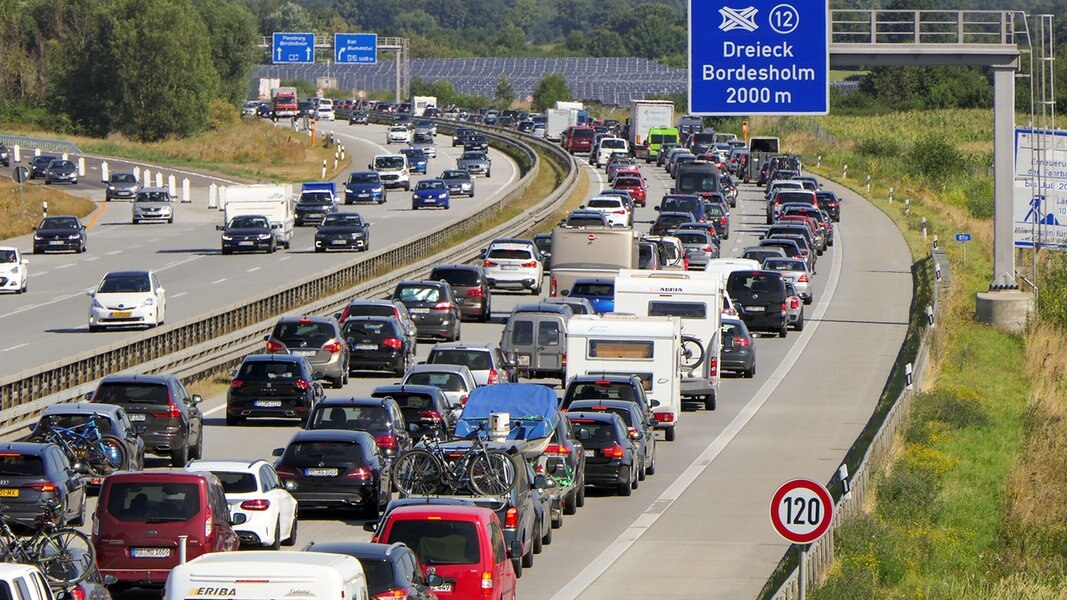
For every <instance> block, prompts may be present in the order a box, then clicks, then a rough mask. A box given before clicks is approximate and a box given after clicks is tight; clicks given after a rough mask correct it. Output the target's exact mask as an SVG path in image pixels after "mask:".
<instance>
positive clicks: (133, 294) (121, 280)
mask: <svg viewBox="0 0 1067 600" xmlns="http://www.w3.org/2000/svg"><path fill="white" fill-rule="evenodd" d="M88 294H89V297H90V298H92V302H91V303H90V305H89V331H101V330H103V329H105V328H107V327H123V326H131V325H134V326H136V325H144V326H146V327H156V326H157V325H162V324H163V320H164V319H165V318H166V314H167V292H166V290H164V289H163V286H162V285H160V283H159V278H158V277H156V274H155V273H154V272H152V271H111V272H110V273H108V274H107V275H104V278H103V279H101V280H100V285H98V286H97V287H96V290H94V291H91V292H88Z"/></svg>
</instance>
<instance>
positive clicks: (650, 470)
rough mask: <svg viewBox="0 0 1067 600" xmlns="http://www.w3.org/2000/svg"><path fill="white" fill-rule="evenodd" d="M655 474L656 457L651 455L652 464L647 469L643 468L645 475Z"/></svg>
mask: <svg viewBox="0 0 1067 600" xmlns="http://www.w3.org/2000/svg"><path fill="white" fill-rule="evenodd" d="M655 474H656V455H655V454H653V455H652V464H650V465H648V467H646V468H645V475H655Z"/></svg>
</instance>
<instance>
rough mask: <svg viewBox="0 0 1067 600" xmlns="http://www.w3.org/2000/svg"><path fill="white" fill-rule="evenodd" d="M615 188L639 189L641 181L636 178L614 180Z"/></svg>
mask: <svg viewBox="0 0 1067 600" xmlns="http://www.w3.org/2000/svg"><path fill="white" fill-rule="evenodd" d="M615 187H628V188H631V187H641V180H640V179H638V178H636V177H619V178H617V179H616V180H615Z"/></svg>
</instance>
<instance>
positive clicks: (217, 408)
mask: <svg viewBox="0 0 1067 600" xmlns="http://www.w3.org/2000/svg"><path fill="white" fill-rule="evenodd" d="M224 408H226V404H225V403H223V404H220V405H218V406H216V407H215V408H212V409H210V410H205V411H204V412H203V413H201V414H203V415H204V416H205V417H206V416H208V415H213V414H215V413H217V412H219V411H220V410H222V409H224Z"/></svg>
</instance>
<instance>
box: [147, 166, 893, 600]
mask: <svg viewBox="0 0 1067 600" xmlns="http://www.w3.org/2000/svg"><path fill="white" fill-rule="evenodd" d="M646 172H648V173H649V178H650V180H651V188H650V194H651V197H652V198H658V197H659V196H660V195H662V194H663V193H664V192H665V191H666V190H667V188H668V187H669V179H668V178H667V177H666V175H664V174H663V173H662V171H657V170H654V169H652V168H648V167H646ZM593 176H594V178H595V179H596V180H597V181H598V182H602V175H601V174H600V173H595V174H593ZM594 187H595V185H594ZM830 187H833V188H835V191H837V192H838V193H839V194H842V195H843V196H844V197H845V202H844V204H845V208H844V221H843V222H842V223H840V224H839V227H838V231H837V243H836V244H835V246H834V247H833V248H832V249H831V250H830V251H829V252H827V253H826V254H825V255H824V256H823V257H821V259H820V261H819V264H818V277H817V280H816V288H815V289H816V299H815V302H814V303H813V304H812V305H810V306H808V307H807V310H808V312H807V315H806V316H807V327H806V328H805V330H804V331H803V332H801V333H790V335H789V337H788V338H786V339H778V338H773V337H765V338H760V339H759V340H758V342H757V344H756V345H757V349H758V370H757V376H756V377H755V378H754V379H741V378H728V379H727V380H726V381H725V382H724V384H723V387H722V390H721V392H720V399H719V403H718V410H716V411H714V412H706V411H699V412H687V413H685V414H684V415H683V418H682V421H681V423H680V425H679V435H678V439H677V441H675V442H673V443H667V442H664V441H662V440H661V441H660V446H659V450H658V469H657V473H656V475H654V476H652V477H650V478H649V479H647V480H646V481H645V482H643V483H642V485H641V487H640V489H638V490H636V491H635V492H634V495H633V496H632V497H629V498H619V497H615V496H612V495H609V494H603V493H599V492H594V493H591V494H590V498H589V500H588V501H587V504H586V506H585V507H584V508H582V509H580V510H579V512H578V514H577V515H576V516H571V517H567V518H566V521H565V524H564V527H563V528H562V529H561V530H559V531H557V532H556V533H555V535H554V540H553V543H552V545H551V546H548V547H546V548H545V551H544V552H543V553H542V554H541V555H539V556H537V557H536V561H535V565H534V568H533V569H529V570H527V571H526V572H525V574H524V575H523V577H522V580H521V581H520V583H519V597H520V598H523V599H544V598H560V599H563V598H578V597H581V598H605V599H608V598H647V597H654V596H660V597H677V596H693V597H701V598H731V599H733V598H751V597H754V596H755V594H756V593H757V592H758V591H759V589H760V588H761V587H762V585H763V584H764V582H765V581H766V579H767V577H768V576H769V575H770V573H771V571H772V570H773V568H774V566H775V565H776V564H777V562H778V559H779V558H780V557H781V555H782V554H783V552H784V551H785V550H786V548H787V545H786V543H785V542H783V541H782V540H781V539H779V538H778V537H777V536H776V535H775V534H774V532H773V531H772V529H771V526H770V523H769V519H768V517H767V514H768V509H767V506H768V503H769V502H770V496H771V494H772V493H773V491H774V489H775V488H776V487H777V485H778V484H780V483H781V482H783V481H785V480H786V479H789V478H791V477H797V476H807V477H811V478H814V479H816V480H819V481H825V480H827V479H829V477H830V475H831V474H832V473H833V471H834V470H835V469H836V468H837V466H838V464H839V462H840V460H841V458H842V457H843V456H844V453H845V451H846V450H847V448H848V447H849V446H850V445H851V444H852V442H853V440H854V439H855V437H856V435H857V434H858V432H859V431H860V429H861V428H862V426H863V424H864V423H865V422H866V420H867V418H868V417H869V415H870V413H871V410H872V408H873V406H874V403H875V401H876V399H877V397H878V394H879V392H880V391H881V388H882V385H883V383H884V381H885V378H886V375H887V374H888V372H889V369H890V365H891V364H892V362H893V360H894V358H895V356H896V352H897V350H898V348H899V346H900V344H901V342H902V340H903V336H904V332H905V329H906V326H907V310H908V304H909V300H910V289H911V279H910V271H909V260H908V252H907V248H906V247H905V246H904V243H903V240H902V238H901V237H900V235H899V233H898V231H897V230H896V228H895V227H894V225H893V224H892V222H891V221H889V219H887V218H886V217H885V216H884V215H882V214H881V213H880V212H879V211H878V210H877V209H876V208H874V207H873V206H871V205H869V204H867V203H866V202H864V201H862V200H861V199H860V198H858V197H857V196H855V195H854V194H851V193H849V192H847V191H845V190H843V189H839V188H836V186H832V185H831V186H830ZM761 199H762V194H761V193H760V192H758V191H757V190H755V189H754V188H752V187H745V188H743V190H742V193H741V200H740V202H739V205H738V207H737V209H735V210H734V211H733V215H732V219H733V227H732V231H733V232H734V234H733V235H732V236H731V238H730V239H729V240H727V241H725V242H724V244H723V251H724V256H736V255H739V254H740V252H741V250H742V249H743V248H744V247H745V246H748V245H754V243H755V241H756V239H757V236H758V233H759V232H760V230H761V229H763V226H762V223H763V219H764V211H763V204H762V202H761ZM653 216H654V213H653V211H652V209H651V208H646V209H640V210H639V214H638V217H637V218H638V220H651V219H652V218H653ZM646 227H647V226H646ZM527 299H528V296H526V295H520V294H504V293H497V294H496V297H495V298H494V303H493V306H494V309H495V310H496V311H497V312H496V313H495V315H494V318H493V320H492V322H491V323H488V324H479V323H468V324H465V325H464V328H463V336H464V338H463V339H464V340H466V341H472V342H498V341H499V336H500V330H501V323H502V320H503V318H504V317H505V316H506V312H507V311H508V310H509V309H510V308H511V307H512V306H513V305H514V304H516V303H518V302H523V301H526V300H527ZM428 347H429V344H420V357H421V356H424V355H425V353H426V352H427V351H428ZM393 381H395V378H394V377H367V378H353V379H352V381H351V383H350V384H349V385H348V386H346V388H345V389H344V390H341V391H335V392H331V394H342V395H361V394H366V393H368V392H369V391H370V390H371V389H373V388H374V387H375V386H377V385H381V384H383V383H391V382H393ZM223 405H224V398H222V397H218V398H211V399H209V400H208V401H207V402H206V404H205V406H204V410H205V411H206V413H207V417H208V419H207V423H208V428H207V433H206V434H205V435H206V440H207V442H206V448H205V449H206V455H207V456H208V457H235V456H239V457H249V458H251V457H269V456H270V452H271V450H272V449H273V448H276V447H281V446H283V445H284V444H285V442H286V441H287V439H288V438H289V436H291V435H292V434H293V432H294V431H295V429H296V428H295V426H294V425H293V424H290V423H284V422H263V423H253V424H251V425H249V426H247V427H241V428H227V427H225V425H224V424H223V419H222V407H223ZM361 523H362V519H361V518H360V516H359V515H358V514H348V515H346V514H343V513H340V514H339V513H338V512H337V511H330V512H317V513H307V514H304V515H302V523H301V526H300V538H299V543H298V547H299V546H302V545H303V544H305V543H306V542H308V541H311V540H319V541H321V540H339V539H348V540H365V539H368V537H369V534H367V533H365V532H364V531H363V530H362V529H361V528H360V524H361ZM145 597H147V596H145Z"/></svg>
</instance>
